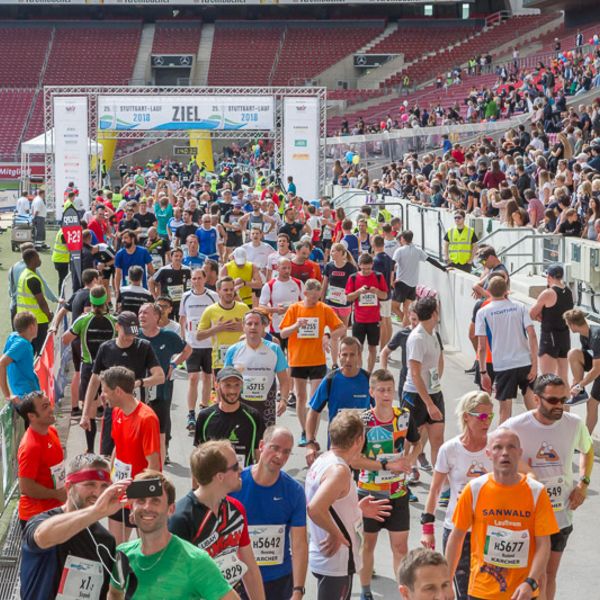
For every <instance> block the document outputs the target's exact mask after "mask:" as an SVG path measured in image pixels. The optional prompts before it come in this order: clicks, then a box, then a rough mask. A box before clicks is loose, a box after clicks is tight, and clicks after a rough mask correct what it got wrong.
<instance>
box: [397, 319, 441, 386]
mask: <svg viewBox="0 0 600 600" xmlns="http://www.w3.org/2000/svg"><path fill="white" fill-rule="evenodd" d="M441 352H442V348H441V346H440V342H439V340H438V338H437V336H436V334H435V332H434V333H433V335H430V334H429V333H427V330H426V329H425V328H424V327H423V325H422V324H421V323H419V324H418V325H417V326H416V327H415V328H414V329H413V330H412V331H411V332H410V335H409V336H408V339H407V340H406V361H407V364H408V361H410V360H416V361H418V362H420V363H421V378H422V379H423V381H424V382H425V385H426V386H427V392H428V393H429V394H435V393H437V392H441V385H440V374H439V372H438V365H439V360H440V354H441ZM404 391H405V392H413V393H416V392H417V388H416V387H415V384H414V382H413V378H412V375H411V372H410V368H409V369H408V373H407V375H406V382H405V383H404Z"/></svg>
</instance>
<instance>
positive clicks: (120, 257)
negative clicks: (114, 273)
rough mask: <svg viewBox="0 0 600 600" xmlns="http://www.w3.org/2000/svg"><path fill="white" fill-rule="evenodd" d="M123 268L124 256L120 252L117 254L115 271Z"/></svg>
mask: <svg viewBox="0 0 600 600" xmlns="http://www.w3.org/2000/svg"><path fill="white" fill-rule="evenodd" d="M122 268H123V254H122V252H121V251H120V250H119V252H117V253H116V254H115V269H122Z"/></svg>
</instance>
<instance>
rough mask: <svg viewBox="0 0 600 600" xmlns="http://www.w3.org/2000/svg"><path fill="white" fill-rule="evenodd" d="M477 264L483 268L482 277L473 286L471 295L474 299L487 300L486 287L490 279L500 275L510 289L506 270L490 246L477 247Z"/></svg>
mask: <svg viewBox="0 0 600 600" xmlns="http://www.w3.org/2000/svg"><path fill="white" fill-rule="evenodd" d="M477 262H479V263H480V264H481V265H482V266H483V275H482V276H481V278H480V279H479V281H478V282H477V283H476V284H475V285H473V295H474V296H475V297H476V298H489V297H490V294H489V292H488V286H489V284H490V281H491V279H492V277H494V276H495V275H501V276H502V277H503V278H504V279H505V280H506V282H507V284H508V287H509V288H510V276H509V274H508V269H507V268H506V267H505V266H504V265H503V264H502V263H501V262H500V260H499V259H498V257H497V256H496V250H495V249H494V248H492V246H479V249H478V250H477Z"/></svg>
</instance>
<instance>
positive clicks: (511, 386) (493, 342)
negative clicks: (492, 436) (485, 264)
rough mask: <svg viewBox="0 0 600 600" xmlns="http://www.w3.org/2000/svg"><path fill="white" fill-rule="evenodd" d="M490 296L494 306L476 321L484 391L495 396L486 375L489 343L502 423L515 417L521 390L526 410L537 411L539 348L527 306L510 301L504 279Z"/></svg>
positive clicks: (483, 310) (494, 281)
mask: <svg viewBox="0 0 600 600" xmlns="http://www.w3.org/2000/svg"><path fill="white" fill-rule="evenodd" d="M487 292H488V293H489V295H490V297H491V302H490V303H489V304H487V305H486V306H482V307H481V309H480V310H479V312H478V313H477V316H476V318H475V334H476V335H477V336H478V338H479V372H480V374H481V385H482V387H483V389H484V390H485V391H486V392H488V393H491V391H492V382H491V379H490V375H489V374H488V373H487V372H486V368H485V364H486V341H487V343H488V344H489V345H490V349H491V352H492V364H493V366H494V384H495V396H496V400H498V402H499V403H500V415H499V423H503V422H504V421H506V419H508V418H509V417H510V415H511V413H512V401H513V398H516V397H517V390H518V389H520V390H521V393H522V394H523V397H524V400H525V406H527V407H528V408H532V407H533V392H532V390H531V387H532V384H533V382H534V381H535V378H536V375H537V354H538V344H537V336H536V334H535V329H534V328H533V323H532V321H531V319H530V318H529V313H528V312H527V309H526V308H525V306H524V305H523V304H520V303H516V302H513V301H512V300H508V299H507V297H506V295H507V292H508V287H507V283H506V280H505V279H504V278H503V277H494V278H492V279H491V281H490V284H489V286H488V289H487Z"/></svg>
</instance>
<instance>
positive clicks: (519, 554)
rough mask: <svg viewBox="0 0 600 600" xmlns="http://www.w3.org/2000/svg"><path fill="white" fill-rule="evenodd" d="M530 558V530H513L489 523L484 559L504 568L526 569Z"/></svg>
mask: <svg viewBox="0 0 600 600" xmlns="http://www.w3.org/2000/svg"><path fill="white" fill-rule="evenodd" d="M528 559H529V531H527V530H526V529H524V530H523V529H522V530H520V531H513V530H512V529H504V527H494V526H492V525H489V526H488V528H487V531H486V536H485V546H484V551H483V560H484V561H485V562H486V563H487V564H489V565H494V566H496V567H502V568H504V569H524V568H526V567H527V563H528Z"/></svg>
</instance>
